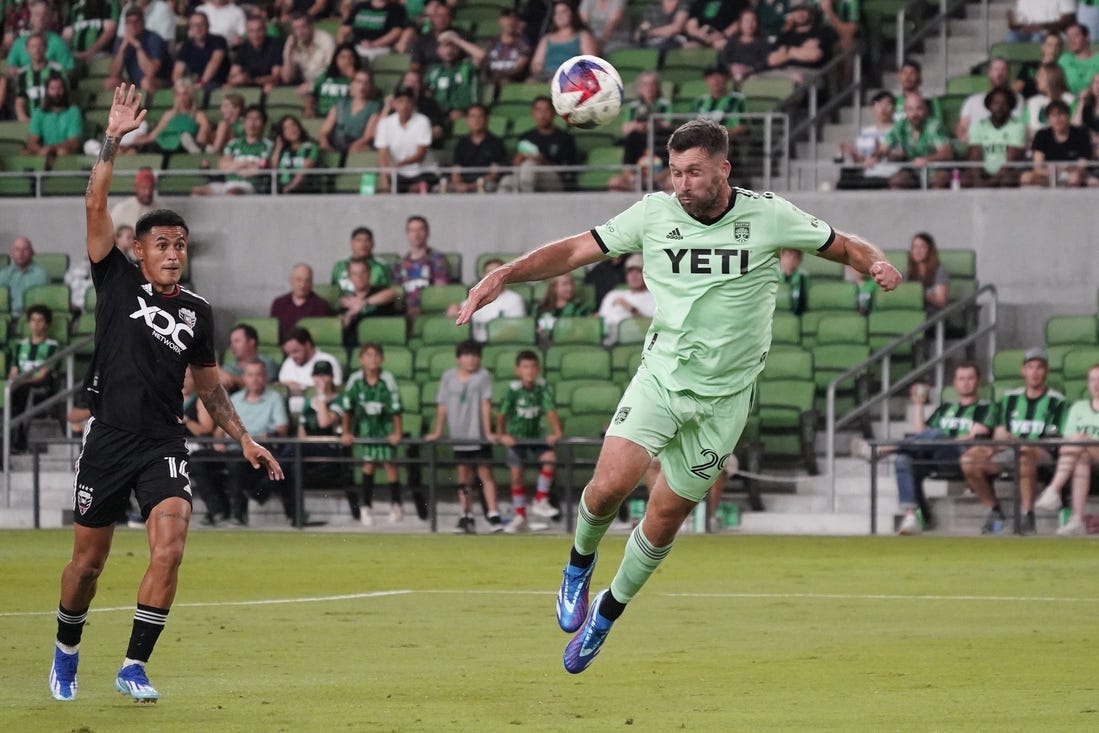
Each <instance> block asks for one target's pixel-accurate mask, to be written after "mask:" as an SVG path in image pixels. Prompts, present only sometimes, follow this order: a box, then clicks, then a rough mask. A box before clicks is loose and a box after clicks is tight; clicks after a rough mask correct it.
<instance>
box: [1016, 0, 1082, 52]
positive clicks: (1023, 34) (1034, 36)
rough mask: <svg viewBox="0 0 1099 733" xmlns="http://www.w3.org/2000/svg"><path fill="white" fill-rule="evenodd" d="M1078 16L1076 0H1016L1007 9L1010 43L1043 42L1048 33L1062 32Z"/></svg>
mask: <svg viewBox="0 0 1099 733" xmlns="http://www.w3.org/2000/svg"><path fill="white" fill-rule="evenodd" d="M1075 17H1076V2H1075V0H1015V7H1014V8H1009V9H1008V11H1007V36H1005V37H1004V40H1005V41H1007V42H1008V43H1027V42H1030V43H1041V42H1042V38H1043V37H1044V36H1045V34H1046V33H1060V32H1061V31H1063V30H1065V29H1066V28H1068V26H1069V25H1070V24H1071V23H1072V22H1073V21H1074V19H1075Z"/></svg>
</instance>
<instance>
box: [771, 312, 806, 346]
mask: <svg viewBox="0 0 1099 733" xmlns="http://www.w3.org/2000/svg"><path fill="white" fill-rule="evenodd" d="M771 343H775V344H790V345H793V346H797V345H799V344H801V319H800V318H798V317H797V316H796V315H794V314H793V313H790V312H789V311H785V312H783V311H776V312H775V316H774V320H772V321H771Z"/></svg>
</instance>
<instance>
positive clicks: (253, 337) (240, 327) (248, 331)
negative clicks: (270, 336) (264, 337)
mask: <svg viewBox="0 0 1099 733" xmlns="http://www.w3.org/2000/svg"><path fill="white" fill-rule="evenodd" d="M233 331H244V338H246V339H248V340H249V341H255V342H256V343H257V344H258V343H259V331H257V330H256V327H255V326H253V325H251V324H250V323H238V324H237V325H235V326H233V329H232V330H231V331H229V333H232V332H233Z"/></svg>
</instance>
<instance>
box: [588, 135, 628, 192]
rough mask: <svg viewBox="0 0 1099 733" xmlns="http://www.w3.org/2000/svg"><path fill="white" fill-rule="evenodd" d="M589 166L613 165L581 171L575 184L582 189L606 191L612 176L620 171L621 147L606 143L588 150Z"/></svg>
mask: <svg viewBox="0 0 1099 733" xmlns="http://www.w3.org/2000/svg"><path fill="white" fill-rule="evenodd" d="M587 164H588V165H589V166H614V168H609V167H604V168H599V169H596V170H585V171H581V172H580V175H579V176H578V177H577V185H578V186H579V187H580V189H581V190H583V191H606V190H607V186H608V184H609V183H610V180H611V178H612V177H613V176H616V175H618V174H620V173H621V172H622V167H621V166H622V148H618V147H615V146H613V145H608V146H605V147H598V148H595V149H593V150H589V151H588V160H587Z"/></svg>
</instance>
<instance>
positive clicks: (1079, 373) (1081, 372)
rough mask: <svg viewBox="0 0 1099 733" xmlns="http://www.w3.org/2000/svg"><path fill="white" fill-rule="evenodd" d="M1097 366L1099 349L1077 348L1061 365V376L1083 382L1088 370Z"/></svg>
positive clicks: (1069, 353) (1067, 355)
mask: <svg viewBox="0 0 1099 733" xmlns="http://www.w3.org/2000/svg"><path fill="white" fill-rule="evenodd" d="M1096 364H1099V348H1095V347H1080V348H1076V349H1073V350H1072V351H1070V352H1068V353H1067V354H1065V358H1064V361H1062V363H1061V374H1062V375H1063V376H1064V378H1065V379H1066V380H1069V379H1071V380H1083V379H1086V378H1087V376H1088V370H1089V369H1091V368H1092V367H1093V366H1095V365H1096ZM1016 374H1018V371H1016Z"/></svg>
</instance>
